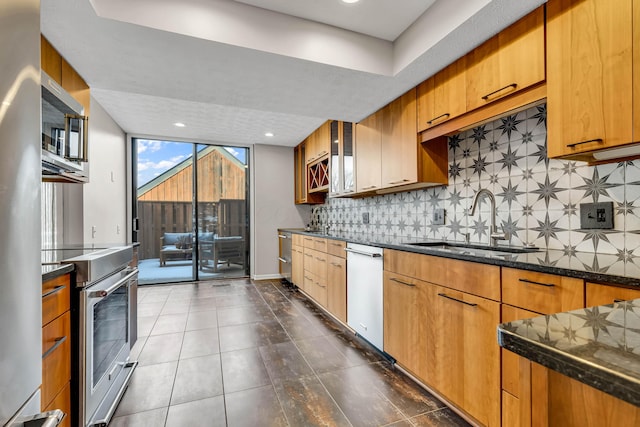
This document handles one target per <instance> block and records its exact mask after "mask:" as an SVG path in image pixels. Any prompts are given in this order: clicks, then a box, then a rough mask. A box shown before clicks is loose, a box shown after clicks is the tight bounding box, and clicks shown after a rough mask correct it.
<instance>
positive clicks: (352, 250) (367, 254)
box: [344, 248, 382, 258]
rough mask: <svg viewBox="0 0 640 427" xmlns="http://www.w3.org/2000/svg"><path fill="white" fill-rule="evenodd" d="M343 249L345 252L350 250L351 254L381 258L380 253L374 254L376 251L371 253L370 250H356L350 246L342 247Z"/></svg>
mask: <svg viewBox="0 0 640 427" xmlns="http://www.w3.org/2000/svg"><path fill="white" fill-rule="evenodd" d="M344 250H345V251H346V252H350V253H352V254H358V255H364V256H368V257H371V258H382V254H376V253H371V252H362V251H357V250H355V249H351V248H344Z"/></svg>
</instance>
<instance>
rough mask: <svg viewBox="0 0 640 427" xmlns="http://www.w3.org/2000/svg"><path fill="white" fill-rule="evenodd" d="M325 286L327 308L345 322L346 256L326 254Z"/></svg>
mask: <svg viewBox="0 0 640 427" xmlns="http://www.w3.org/2000/svg"><path fill="white" fill-rule="evenodd" d="M343 253H344V252H343ZM327 287H328V288H327V310H329V312H330V313H331V314H333V315H334V316H335V317H337V318H338V319H339V320H341V321H342V322H344V323H347V260H346V258H344V257H339V256H335V255H328V254H327Z"/></svg>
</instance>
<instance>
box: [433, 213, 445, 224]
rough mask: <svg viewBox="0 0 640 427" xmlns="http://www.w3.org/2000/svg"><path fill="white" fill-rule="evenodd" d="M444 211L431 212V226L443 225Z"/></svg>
mask: <svg viewBox="0 0 640 427" xmlns="http://www.w3.org/2000/svg"><path fill="white" fill-rule="evenodd" d="M444 215H445V211H444V209H436V210H434V211H433V224H434V225H444Z"/></svg>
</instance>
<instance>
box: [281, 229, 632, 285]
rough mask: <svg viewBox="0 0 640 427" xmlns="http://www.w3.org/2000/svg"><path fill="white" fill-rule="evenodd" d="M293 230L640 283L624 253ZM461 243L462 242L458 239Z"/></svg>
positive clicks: (595, 279)
mask: <svg viewBox="0 0 640 427" xmlns="http://www.w3.org/2000/svg"><path fill="white" fill-rule="evenodd" d="M279 230H283V231H284V230H286V231H291V232H293V233H299V234H305V235H311V236H318V237H326V238H330V239H336V240H344V241H347V242H350V243H360V244H365V245H370V246H377V247H381V248H387V249H397V250H401V251H406V252H414V253H420V254H427V255H434V256H441V257H446V258H454V259H460V260H464V261H472V262H481V263H484V264H493V265H499V266H503V267H513V268H520V269H523V270H531V271H538V272H541V273H549V274H558V275H562V276H567V277H575V278H578V279H584V280H587V281H592V282H599V283H611V284H619V285H625V286H633V287H640V265H637V264H636V263H634V262H633V261H632V260H630V259H629V258H628V257H626V256H625V255H624V254H620V255H612V254H600V253H587V252H573V253H565V252H564V251H561V250H555V249H540V250H539V251H537V252H528V253H509V254H505V253H482V254H480V253H473V252H469V253H462V252H458V251H447V250H443V249H438V248H429V247H421V246H412V245H411V244H410V243H418V242H435V241H434V240H430V239H417V238H411V237H396V236H389V235H377V234H364V233H353V232H340V231H333V230H330V231H329V233H327V234H324V233H322V232H307V231H304V230H302V229H287V228H280V229H279ZM457 243H460V242H457Z"/></svg>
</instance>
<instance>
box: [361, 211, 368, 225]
mask: <svg viewBox="0 0 640 427" xmlns="http://www.w3.org/2000/svg"><path fill="white" fill-rule="evenodd" d="M362 223H363V224H369V212H363V213H362Z"/></svg>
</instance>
